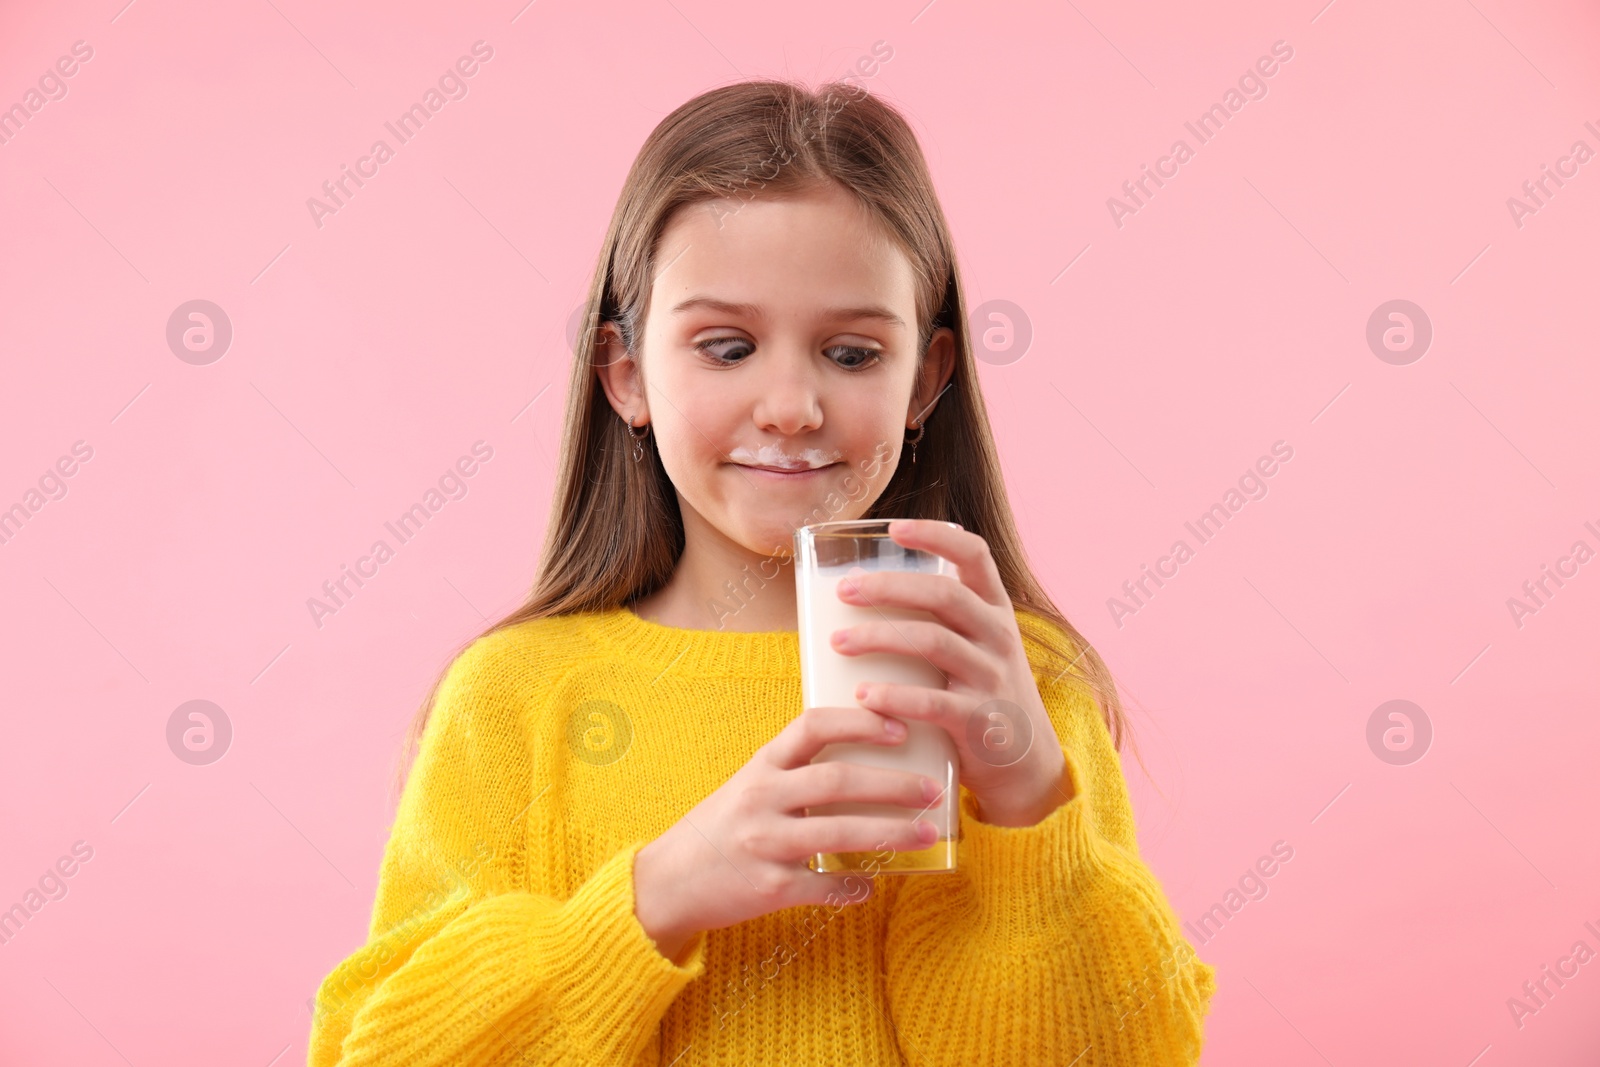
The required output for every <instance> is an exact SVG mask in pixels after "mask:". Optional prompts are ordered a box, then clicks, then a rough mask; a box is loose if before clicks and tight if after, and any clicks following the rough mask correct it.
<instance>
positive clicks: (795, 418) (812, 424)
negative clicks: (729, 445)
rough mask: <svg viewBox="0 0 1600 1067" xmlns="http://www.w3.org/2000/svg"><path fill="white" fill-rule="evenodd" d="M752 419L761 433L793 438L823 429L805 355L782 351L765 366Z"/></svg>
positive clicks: (817, 392)
mask: <svg viewBox="0 0 1600 1067" xmlns="http://www.w3.org/2000/svg"><path fill="white" fill-rule="evenodd" d="M766 370H767V372H768V373H767V375H766V376H764V378H763V380H762V382H761V384H760V390H761V392H760V394H759V395H758V396H757V398H756V401H755V409H754V411H753V413H752V417H753V418H754V420H755V424H756V425H757V426H758V427H760V428H761V429H763V430H769V431H771V432H772V433H774V434H778V435H780V436H784V437H793V436H795V435H797V434H801V433H804V432H806V431H808V430H815V429H817V428H818V427H820V426H821V425H822V395H821V392H820V389H819V384H818V381H817V376H816V373H815V371H814V370H813V369H812V368H811V366H810V363H809V356H808V355H807V354H806V353H803V352H800V353H796V352H794V351H793V350H785V351H784V353H783V354H782V355H780V356H778V357H777V358H775V359H774V360H772V362H770V363H769V364H768V365H767V368H766Z"/></svg>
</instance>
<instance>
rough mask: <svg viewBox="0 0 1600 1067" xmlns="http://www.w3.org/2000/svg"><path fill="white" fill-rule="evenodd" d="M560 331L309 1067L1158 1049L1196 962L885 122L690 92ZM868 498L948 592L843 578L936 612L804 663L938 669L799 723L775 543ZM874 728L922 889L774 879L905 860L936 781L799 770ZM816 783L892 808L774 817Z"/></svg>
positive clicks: (818, 1066)
mask: <svg viewBox="0 0 1600 1067" xmlns="http://www.w3.org/2000/svg"><path fill="white" fill-rule="evenodd" d="M587 311H588V319H587V321H588V322H589V323H590V324H591V327H592V328H591V329H589V330H587V331H585V332H584V334H583V336H582V338H581V343H580V346H579V349H580V350H579V353H578V358H577V360H576V361H575V363H574V367H573V376H572V381H571V387H570V391H569V402H568V407H567V415H566V436H565V446H564V447H563V449H562V454H561V473H560V479H559V482H558V484H557V487H556V491H555V511H554V515H553V517H552V521H551V523H550V526H549V530H548V533H547V536H546V541H545V547H544V553H543V557H542V560H541V566H540V570H539V575H538V579H537V584H536V587H535V589H534V591H533V594H532V596H531V597H530V598H529V600H528V602H527V604H526V605H525V606H523V607H522V608H520V609H519V610H518V611H516V612H515V613H514V614H512V615H511V616H510V617H508V618H506V619H504V620H503V621H501V622H500V623H498V624H497V625H495V626H494V627H493V628H491V629H490V630H489V631H487V632H486V633H484V634H482V635H480V636H479V637H478V638H477V639H475V640H474V641H473V642H471V643H470V645H469V646H468V647H467V648H466V649H465V651H463V652H462V653H461V654H460V655H459V656H458V657H457V658H456V659H455V660H454V661H453V663H452V664H451V665H450V667H449V669H448V671H446V672H445V675H444V677H443V678H442V680H441V681H440V682H439V683H438V685H437V686H436V688H435V692H434V693H433V694H432V695H431V696H430V699H429V702H428V705H427V706H425V708H424V709H423V712H422V714H421V715H420V716H419V717H418V721H417V722H416V723H415V724H414V728H413V734H412V741H417V740H418V739H419V738H420V745H419V747H418V751H417V755H416V762H415V765H414V767H413V769H412V772H411V774H410V778H409V781H408V782H407V783H406V784H405V788H404V793H403V795H402V797H401V799H400V804H399V808H398V811H397V813H396V816H395V821H394V826H393V829H392V832H391V836H390V839H389V843H388V846H387V847H386V849H385V851H384V856H383V862H382V866H381V869H380V871H379V880H378V890H377V900H376V903H375V905H374V908H373V915H372V924H371V928H370V930H369V933H368V938H367V943H366V945H365V946H364V947H363V948H362V949H361V950H360V951H358V952H356V953H355V954H353V955H351V956H350V957H348V958H347V959H345V960H344V961H343V962H341V963H340V964H339V965H338V966H337V967H335V968H334V970H333V972H332V973H331V974H329V975H328V977H327V978H326V980H325V981H324V982H323V983H322V986H321V989H320V990H319V992H318V996H317V1005H316V1014H315V1021H314V1023H313V1026H312V1032H311V1046H310V1055H309V1062H310V1063H311V1064H313V1065H332V1064H348V1065H355V1064H379V1063H382V1064H406V1065H410V1067H420V1065H423V1064H508V1065H509V1064H517V1065H523V1067H540V1065H572V1067H577V1065H584V1067H592V1065H611V1064H615V1065H618V1067H641V1065H659V1067H665V1065H672V1067H693V1065H698V1064H739V1065H747V1064H764V1065H772V1067H784V1065H789V1067H801V1065H805V1067H823V1065H844V1067H849V1065H886V1064H896V1065H900V1064H905V1065H914V1067H935V1065H950V1067H956V1065H959V1067H974V1065H985V1064H989V1065H997V1067H998V1065H1019V1067H1020V1065H1022V1064H1028V1065H1030V1067H1032V1065H1039V1064H1049V1065H1061V1067H1066V1065H1069V1064H1071V1065H1079V1067H1088V1065H1090V1064H1099V1065H1110V1064H1148V1065H1157V1064H1159V1065H1161V1067H1172V1065H1175V1064H1192V1063H1195V1062H1196V1061H1197V1060H1198V1057H1199V1053H1200V1047H1201V1040H1202V1020H1203V1018H1204V1016H1205V1013H1206V1011H1207V1008H1208V1006H1209V1001H1210V997H1211V994H1212V990H1213V984H1214V983H1213V971H1212V969H1211V968H1210V967H1209V966H1207V965H1206V964H1204V963H1203V962H1201V961H1200V960H1199V959H1198V958H1197V957H1196V956H1195V953H1194V950H1193V949H1192V948H1191V947H1190V945H1189V944H1188V943H1187V942H1186V941H1185V940H1184V938H1183V937H1182V936H1181V935H1180V933H1179V928H1178V926H1179V924H1178V920H1177V918H1176V917H1175V915H1174V914H1173V912H1172V910H1171V908H1170V906H1169V905H1168V903H1167V901H1166V899H1165V897H1164V896H1163V894H1162V891H1161V888H1160V886H1159V885H1158V884H1157V882H1156V880H1155V879H1154V877H1153V876H1152V875H1151V872H1150V871H1149V869H1148V868H1147V867H1146V866H1145V865H1144V863H1143V862H1142V861H1141V860H1140V858H1139V852H1138V847H1137V842H1136V838H1135V832H1134V823H1133V817H1132V813H1131V810H1130V807H1129V803H1128V795H1127V790H1126V785H1125V783H1124V780H1123V778H1122V773H1121V769H1120V766H1119V762H1118V757H1117V751H1118V749H1120V747H1121V738H1122V733H1123V730H1124V721H1123V716H1122V711H1121V706H1120V704H1119V702H1118V700H1117V695H1116V689H1115V686H1114V685H1113V683H1112V681H1111V678H1110V676H1109V673H1108V671H1107V669H1106V666H1105V664H1104V662H1103V661H1102V660H1101V658H1100V657H1099V655H1098V654H1097V653H1096V652H1095V651H1094V649H1093V648H1091V647H1090V646H1089V644H1088V643H1087V642H1086V641H1085V640H1084V639H1083V637H1082V636H1081V635H1080V634H1079V633H1078V631H1077V630H1076V629H1075V628H1073V627H1072V626H1071V625H1070V624H1069V623H1068V622H1067V621H1066V619H1065V618H1063V617H1062V615H1061V613H1060V612H1059V611H1058V610H1057V609H1056V608H1055V607H1054V606H1053V605H1052V604H1051V602H1050V600H1049V598H1048V597H1047V596H1046V594H1045V593H1044V591H1043V589H1042V588H1041V587H1040V585H1039V583H1038V582H1037V581H1036V580H1035V579H1034V577H1033V575H1032V574H1031V573H1030V571H1029V569H1028V565H1027V563H1026V560H1025V558H1024V554H1023V550H1022V546H1021V543H1020V541H1019V540H1018V536H1017V531H1016V528H1015V525H1014V523H1013V520H1012V516H1011V512H1010V508H1009V506H1008V504H1007V501H1006V496H1005V482H1004V478H1003V476H1002V473H1001V469H1000V465H999V461H998V457H997V455H996V452H995V446H994V442H993V440H992V438H991V434H990V429H989V423H988V419H987V416H986V414H985V411H984V405H983V399H982V394H981V392H980V390H979V383H978V376H977V372H976V368H975V366H974V363H973V355H972V350H971V346H970V340H969V338H968V336H967V330H966V321H967V320H966V303H965V300H964V298H963V295H962V290H961V282H960V277H959V275H958V272H957V270H956V260H955V250H954V247H953V245H952V242H951V237H950V232H949V229H948V227H947V225H946V222H945V218H944V214H943V212H942V210H941V209H940V206H939V201H938V198H937V197H936V195H935V193H934V187H933V182H932V180H931V178H930V176H929V174H928V170H927V166H926V163H925V161H924V159H923V156H922V152H921V150H920V148H919V146H918V144H917V141H916V138H915V136H914V135H913V133H912V132H911V130H910V128H909V127H908V126H907V124H906V123H905V121H904V120H903V119H902V118H901V117H900V115H899V114H897V113H896V112H895V111H894V110H893V109H891V108H890V107H888V106H887V105H885V104H884V103H883V102H881V101H879V100H878V99H876V98H874V97H873V96H872V95H870V94H868V93H865V92H863V91H861V90H860V89H857V88H853V87H851V86H849V85H847V84H832V85H828V86H824V87H823V88H822V89H820V90H818V91H817V92H815V93H812V92H810V91H807V90H806V89H804V88H802V87H799V86H795V85H792V84H789V83H785V82H773V81H752V82H744V83H739V84H734V85H730V86H727V87H724V88H720V89H717V90H714V91H712V92H708V93H705V94H704V95H702V96H699V97H697V98H695V99H693V100H691V101H689V102H688V103H687V104H685V105H683V106H682V107H680V108H679V109H678V110H676V111H675V112H673V113H672V114H671V115H669V116H667V118H666V119H665V120H663V121H662V122H661V124H660V125H659V126H657V127H656V129H655V131H654V132H653V133H652V134H651V135H650V138H649V140H648V141H647V142H646V143H645V145H644V147H643V149H642V150H641V151H640V153H639V155H638V158H637V159H636V160H635V162H634V165H633V168H632V170H631V171H630V173H629V175H628V178H627V183H626V185H625V187H624V188H623V191H622V195H621V198H620V200H619V202H618V204H617V209H616V213H615V215H614V216H613V219H612V223H611V227H610V230H609V231H608V232H607V234H606V239H605V245H604V247H603V248H602V249H601V253H600V259H599V267H598V269H597V270H596V273H595V278H594V283H593V287H592V288H591V290H590V294H589V302H588V307H587ZM903 446H909V447H903ZM908 453H909V454H908ZM880 516H881V517H889V518H906V519H909V520H911V521H906V522H899V523H895V524H893V525H892V526H891V527H890V534H891V536H892V537H893V538H894V539H895V540H896V541H898V542H900V543H901V544H904V545H907V546H914V547H917V548H921V549H925V550H927V551H930V552H933V553H936V554H938V555H940V556H944V557H947V558H948V559H950V560H951V561H953V562H954V563H955V564H956V565H957V566H958V568H959V574H960V578H959V580H958V581H957V580H951V579H950V578H946V577H940V576H935V575H919V574H870V575H867V576H866V577H864V578H862V579H861V580H860V581H859V583H857V584H856V585H855V586H854V587H853V588H852V587H850V584H849V582H848V581H847V582H845V583H841V586H842V587H841V590H840V595H841V596H843V597H844V598H845V599H846V600H847V601H850V602H853V603H856V604H862V605H869V604H870V605H880V606H881V605H893V606H895V607H898V608H906V609H915V610H921V611H926V612H929V613H931V615H932V616H933V619H934V621H929V622H898V623H894V624H891V623H889V622H887V621H883V622H873V623H866V624H861V625H857V626H854V627H851V628H849V629H847V630H843V631H840V632H839V633H838V634H836V635H834V647H835V648H836V649H838V650H840V651H841V652H843V653H844V654H847V655H857V654H861V653H864V652H889V653H898V654H903V655H923V656H926V657H927V659H928V660H929V661H930V662H931V663H933V664H934V665H935V666H936V667H938V668H939V670H940V671H941V672H942V673H943V674H944V675H945V676H946V678H947V683H946V685H945V688H944V689H942V690H935V689H932V688H928V687H919V686H909V685H888V684H869V685H866V686H863V687H862V689H861V690H859V691H858V692H857V694H856V695H857V700H858V706H856V707H850V708H837V707H832V708H829V707H819V708H804V709H803V708H802V707H801V688H800V675H799V665H800V663H799V643H798V637H797V634H796V632H795V626H796V610H795V605H796V591H795V585H794V574H793V570H792V566H793V561H792V545H793V533H794V530H795V528H796V527H797V526H799V525H804V524H807V523H813V522H822V521H828V520H842V519H853V518H861V517H865V518H874V517H880ZM921 520H942V521H932V522H930V521H921ZM956 524H959V525H956ZM994 701H1005V702H1007V705H1009V706H1011V707H1014V708H1016V709H1017V710H1018V712H1019V714H1020V715H1022V716H1024V717H1025V718H1026V720H1027V721H1026V723H1024V724H1021V727H1022V729H1019V733H1029V734H1031V737H1032V739H1033V740H1032V743H1031V744H1030V745H1029V746H1027V748H1026V751H1025V754H1024V755H1022V756H1021V757H1020V758H1017V759H1015V760H1012V761H1010V762H1008V763H1007V764H1006V765H1005V766H996V765H995V761H994V760H993V759H992V757H988V756H987V754H986V753H984V752H982V751H977V750H975V749H974V747H973V741H972V739H973V737H974V736H981V734H982V733H983V731H982V730H979V731H978V732H977V735H974V734H972V733H969V731H968V728H967V727H968V717H969V716H971V715H973V714H974V712H975V709H978V708H980V707H981V706H983V705H986V704H990V703H991V702H994ZM1007 705H1002V706H1007ZM429 709H431V715H430V714H429ZM1102 709H1103V711H1102ZM905 720H916V721H923V722H928V723H933V724H936V725H937V726H938V727H939V728H942V729H944V730H946V731H947V732H948V733H949V735H950V737H951V738H952V739H953V741H954V743H955V745H956V747H957V750H958V753H959V755H960V768H959V775H960V838H959V842H960V843H959V848H958V869H957V870H956V871H954V872H949V873H940V874H914V875H889V874H880V873H875V872H872V871H865V870H863V871H859V872H857V873H855V874H848V875H845V874H823V873H819V872H817V871H814V870H812V869H811V867H810V865H809V860H810V857H812V856H813V855H815V854H816V853H819V852H847V851H854V852H869V853H875V854H878V855H882V856H890V855H892V854H893V852H894V851H896V850H917V849H922V848H926V847H927V844H928V842H929V840H930V837H931V835H930V831H933V832H936V831H935V828H934V827H933V826H931V825H928V824H927V823H926V820H919V819H915V818H914V816H915V814H916V811H917V810H918V809H924V808H926V807H927V805H928V804H929V801H930V800H931V799H933V798H934V797H935V796H936V795H937V792H938V784H937V783H934V782H932V781H931V780H928V779H924V778H923V777H922V776H920V775H916V774H912V773H909V772H904V771H894V770H889V769H886V768H874V767H867V766H862V765H854V764H840V763H832V764H818V765H816V766H812V765H811V763H810V761H811V758H812V757H813V756H814V755H816V754H817V753H818V751H819V750H820V749H821V748H822V747H823V746H824V745H827V744H830V743H833V742H855V743H861V742H866V743H875V744H883V745H893V744H896V743H898V742H899V741H901V740H902V739H903V738H904V737H905V730H904V728H903V725H902V723H903V721H905ZM1113 732H1114V733H1115V741H1114V740H1113ZM978 747H979V748H981V747H982V746H981V744H980V745H979V746H978ZM930 786H931V787H932V788H931V790H930V789H929V787H930ZM836 801H855V802H874V803H887V804H892V805H897V806H901V807H904V808H905V809H907V815H906V817H905V818H898V819H889V818H874V817H868V816H861V815H856V816H846V815H833V816H823V815H814V816H808V815H806V814H805V812H806V809H807V808H808V807H814V806H820V805H823V804H827V803H831V802H836Z"/></svg>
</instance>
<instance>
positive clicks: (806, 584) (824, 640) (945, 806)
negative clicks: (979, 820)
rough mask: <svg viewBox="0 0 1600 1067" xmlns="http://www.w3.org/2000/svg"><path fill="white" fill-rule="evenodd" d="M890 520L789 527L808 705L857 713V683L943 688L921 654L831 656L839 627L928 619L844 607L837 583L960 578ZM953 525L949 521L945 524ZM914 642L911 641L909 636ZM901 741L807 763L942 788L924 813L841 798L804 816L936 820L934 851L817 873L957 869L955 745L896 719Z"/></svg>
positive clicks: (836, 751)
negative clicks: (909, 574)
mask: <svg viewBox="0 0 1600 1067" xmlns="http://www.w3.org/2000/svg"><path fill="white" fill-rule="evenodd" d="M893 521H895V520H893V519H851V520H846V521H840V522H819V523H814V524H812V525H810V526H802V527H800V528H799V529H797V530H795V533H794V542H795V568H794V579H795V585H796V592H797V593H798V599H799V627H800V632H799V637H800V688H801V694H802V698H803V700H804V702H805V706H806V707H808V708H817V707H846V708H848V707H856V706H858V705H859V701H857V700H856V696H855V692H856V686H857V685H859V684H860V683H862V682H893V683H898V684H901V685H922V686H927V687H928V688H930V689H944V688H945V676H944V672H942V671H940V670H939V669H938V668H937V667H935V666H934V665H933V664H932V663H931V662H930V661H929V660H928V659H927V658H926V657H924V656H921V655H917V654H911V655H901V654H898V653H889V652H867V653H861V654H857V655H854V656H846V655H844V654H843V653H840V652H836V651H834V648H833V644H832V642H831V640H830V637H831V635H832V634H833V632H834V631H835V630H842V629H844V628H846V627H849V626H854V625H856V624H858V623H863V622H871V621H874V620H879V619H887V620H889V621H890V622H891V623H892V622H901V621H907V620H913V619H923V620H933V619H934V617H933V615H932V614H930V613H929V612H926V611H911V610H908V609H905V608H899V607H889V606H876V607H874V606H871V605H856V604H849V603H846V602H845V601H843V600H840V599H839V593H838V587H839V579H841V578H845V577H856V576H859V575H863V574H865V573H867V572H869V571H882V570H894V571H915V572H918V573H922V574H938V575H944V576H945V577H948V578H949V579H951V580H952V581H959V580H960V579H959V576H958V572H957V569H956V565H955V564H954V563H952V562H950V561H949V560H947V559H945V558H944V557H943V556H940V555H937V554H935V553H933V552H927V551H924V550H922V549H917V548H908V547H906V546H905V545H900V544H896V543H895V542H894V541H893V540H892V539H891V538H890V537H889V523H891V522H893ZM948 525H950V526H955V525H956V524H955V523H949V524H948ZM913 640H915V639H913ZM899 721H900V722H902V723H905V725H906V728H907V737H906V739H905V740H904V741H902V742H900V743H899V744H896V745H877V744H869V743H854V742H852V743H835V744H830V745H826V746H824V747H823V749H822V751H820V752H819V753H817V755H816V757H815V758H814V759H812V761H811V762H812V763H823V762H826V761H829V760H847V761H849V762H851V763H864V764H868V765H870V766H874V767H890V768H893V769H895V770H905V771H914V772H916V773H918V774H923V775H926V776H928V777H929V778H932V779H933V780H934V781H936V782H939V783H940V784H941V785H942V786H943V787H944V791H943V792H942V793H941V794H940V795H939V797H938V799H936V800H934V801H933V802H932V803H930V804H928V805H927V806H926V807H923V808H920V809H919V808H907V807H901V806H899V805H895V804H865V803H854V802H848V801H840V802H837V803H833V804H822V805H817V806H814V807H810V808H807V809H806V814H807V815H889V816H894V817H899V818H904V819H906V820H907V821H910V820H912V819H917V818H922V819H926V820H928V821H929V822H931V823H933V825H934V826H935V827H937V828H938V830H939V836H938V837H937V838H936V839H935V840H934V843H933V844H932V845H929V846H928V847H926V848H922V849H917V850H914V851H899V850H897V849H894V848H891V847H889V846H887V845H885V846H884V847H883V848H881V849H878V850H876V851H870V852H838V853H833V852H819V853H817V854H816V855H815V856H814V857H813V858H812V861H811V864H810V867H811V869H812V870H815V871H819V872H821V873H823V874H835V873H843V872H847V871H861V870H865V871H867V872H869V873H883V874H912V873H922V872H936V871H953V870H955V869H956V842H957V840H958V838H959V835H960V830H961V821H960V813H959V810H958V806H957V805H958V802H959V796H958V781H957V771H958V769H959V767H960V762H959V757H958V756H957V754H956V748H955V743H954V742H953V741H951V739H950V735H949V734H947V733H945V731H944V730H942V729H940V728H939V727H937V726H934V725H932V724H930V723H924V722H919V721H917V720H915V719H900V720H899Z"/></svg>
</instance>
